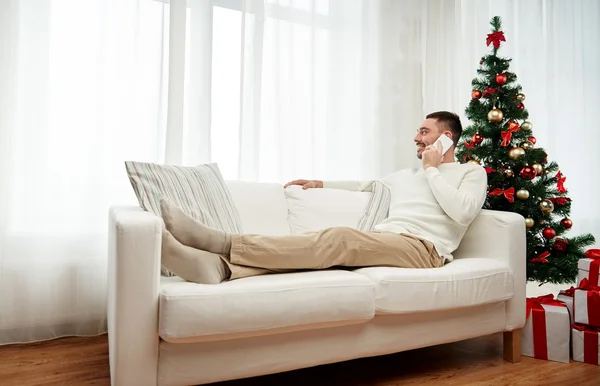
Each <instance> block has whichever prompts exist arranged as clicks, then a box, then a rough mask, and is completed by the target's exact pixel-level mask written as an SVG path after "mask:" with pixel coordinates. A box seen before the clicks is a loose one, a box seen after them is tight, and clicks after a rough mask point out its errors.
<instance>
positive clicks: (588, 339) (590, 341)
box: [571, 323, 600, 365]
mask: <svg viewBox="0 0 600 386" xmlns="http://www.w3.org/2000/svg"><path fill="white" fill-rule="evenodd" d="M599 338H600V329H599V328H594V327H589V326H584V325H581V324H576V323H575V324H573V333H572V338H571V339H572V343H573V360H574V361H577V362H585V363H589V364H591V365H599V364H600V349H599V347H600V339H599Z"/></svg>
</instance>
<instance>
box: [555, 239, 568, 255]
mask: <svg viewBox="0 0 600 386" xmlns="http://www.w3.org/2000/svg"><path fill="white" fill-rule="evenodd" d="M568 245H569V242H568V241H567V240H565V239H560V238H559V239H556V240H554V246H553V247H552V248H553V249H554V250H555V251H559V252H566V251H567V246H568Z"/></svg>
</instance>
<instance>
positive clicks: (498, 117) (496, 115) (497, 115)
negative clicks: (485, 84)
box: [488, 107, 504, 123]
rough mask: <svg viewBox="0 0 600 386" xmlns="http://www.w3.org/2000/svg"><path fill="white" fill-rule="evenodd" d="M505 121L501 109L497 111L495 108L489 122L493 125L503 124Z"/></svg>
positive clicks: (490, 113)
mask: <svg viewBox="0 0 600 386" xmlns="http://www.w3.org/2000/svg"><path fill="white" fill-rule="evenodd" d="M503 119H504V113H503V112H502V110H500V109H497V108H495V107H494V108H493V109H491V110H490V112H489V113H488V121H490V122H492V123H498V122H502V120H503Z"/></svg>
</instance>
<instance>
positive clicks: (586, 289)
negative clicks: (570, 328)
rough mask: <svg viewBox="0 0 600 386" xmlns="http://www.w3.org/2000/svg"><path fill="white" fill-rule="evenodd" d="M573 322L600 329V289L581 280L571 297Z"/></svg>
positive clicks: (586, 280) (585, 280)
mask: <svg viewBox="0 0 600 386" xmlns="http://www.w3.org/2000/svg"><path fill="white" fill-rule="evenodd" d="M573 314H574V315H573V321H574V322H575V323H580V324H585V325H588V326H592V327H600V287H599V286H597V285H592V284H590V282H589V281H588V279H583V280H582V281H581V283H580V284H579V288H576V289H575V291H574V296H573Z"/></svg>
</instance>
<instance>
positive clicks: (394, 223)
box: [161, 111, 487, 284]
mask: <svg viewBox="0 0 600 386" xmlns="http://www.w3.org/2000/svg"><path fill="white" fill-rule="evenodd" d="M461 133H462V126H461V123H460V118H459V117H458V116H457V115H456V114H453V113H450V112H445V111H441V112H435V113H432V114H429V115H428V116H427V117H426V119H425V121H424V122H423V124H422V126H421V127H420V128H419V129H418V131H417V135H416V136H415V138H414V141H415V143H416V145H417V157H418V158H419V159H421V160H422V162H423V166H422V167H421V168H418V169H404V170H400V171H397V172H395V173H392V174H390V175H388V176H386V177H385V178H383V179H381V180H380V181H381V182H382V183H384V184H385V185H386V186H387V187H388V188H389V189H390V193H391V203H390V208H389V216H388V218H387V219H385V220H384V221H383V222H382V223H381V224H378V225H377V226H375V229H374V230H373V231H370V232H361V231H358V230H356V229H352V228H346V227H335V228H329V229H325V230H322V231H319V232H314V233H307V234H302V235H293V236H262V235H245V234H241V235H236V234H228V233H226V232H223V231H221V230H216V229H212V228H209V227H206V226H204V225H203V224H201V223H199V222H198V221H196V220H194V219H192V218H191V217H188V216H187V215H186V214H185V213H184V212H183V211H181V210H180V209H179V208H177V207H176V206H174V205H172V204H170V203H169V202H168V201H166V200H161V212H162V216H163V219H164V222H165V226H166V230H164V233H163V252H162V253H163V258H164V257H165V255H167V256H169V257H170V258H171V259H178V261H179V264H178V266H179V267H180V268H179V271H180V272H175V273H176V274H178V275H179V276H181V277H183V278H184V279H186V280H190V279H189V278H186V276H188V275H185V274H182V272H181V271H182V270H184V271H185V269H186V268H185V265H183V266H182V264H181V262H187V263H185V264H188V265H189V269H190V270H197V269H202V262H203V259H206V258H207V256H208V255H209V254H218V255H220V256H221V258H222V260H223V261H224V263H225V264H224V265H223V267H222V268H223V271H224V272H225V276H226V278H227V279H229V280H232V279H238V278H242V277H247V276H254V275H259V274H265V273H278V272H279V273H280V272H290V271H297V270H317V269H325V268H329V267H334V266H342V267H367V266H390V267H403V268H436V267H441V266H443V265H444V263H445V262H448V261H451V260H452V252H454V251H455V250H456V249H457V248H458V245H459V244H460V241H461V239H462V237H463V236H464V234H465V232H466V230H467V228H468V226H469V225H470V224H471V222H472V221H473V220H474V219H475V217H476V216H477V214H478V213H479V211H480V210H481V208H482V206H483V203H484V201H485V197H486V188H487V175H486V173H485V170H484V169H483V168H482V167H481V166H479V165H473V164H460V163H457V162H455V160H454V148H455V146H456V144H457V143H458V140H459V138H460V136H461ZM441 135H446V136H448V137H449V138H451V139H452V142H453V144H452V146H451V147H450V149H449V150H448V151H447V152H446V153H445V154H442V149H441V146H440V145H439V144H436V146H433V145H434V144H435V142H436V141H437V140H438V138H439V137H440V136H441ZM372 183H373V181H370V182H365V183H359V182H355V183H349V182H346V183H343V182H337V183H336V182H331V183H324V182H323V181H317V180H296V181H292V182H289V183H287V184H286V185H285V187H288V186H290V185H301V186H302V187H303V188H304V189H308V188H329V187H332V188H346V189H352V190H368V189H369V187H370V185H371V184H372ZM189 247H192V248H189ZM211 257H212V258H211V259H206V261H208V260H210V261H213V262H214V261H215V259H214V255H213V256H211ZM205 284H208V283H205Z"/></svg>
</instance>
